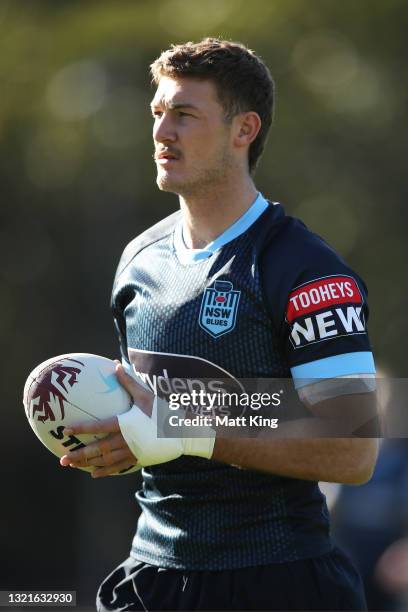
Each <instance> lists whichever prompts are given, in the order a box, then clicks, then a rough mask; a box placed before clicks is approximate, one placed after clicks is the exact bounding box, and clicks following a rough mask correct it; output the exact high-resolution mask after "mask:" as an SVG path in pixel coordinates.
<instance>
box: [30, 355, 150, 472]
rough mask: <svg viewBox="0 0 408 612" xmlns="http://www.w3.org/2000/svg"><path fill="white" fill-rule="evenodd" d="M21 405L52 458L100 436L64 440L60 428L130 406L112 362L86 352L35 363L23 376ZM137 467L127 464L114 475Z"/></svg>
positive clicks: (89, 469)
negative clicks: (27, 374) (25, 378)
mask: <svg viewBox="0 0 408 612" xmlns="http://www.w3.org/2000/svg"><path fill="white" fill-rule="evenodd" d="M23 402H24V408H25V412H26V415H27V418H28V421H29V423H30V425H31V427H32V429H33V431H34V433H35V434H36V436H37V437H38V438H39V439H40V440H41V442H42V443H43V444H44V445H45V446H46V447H47V448H48V450H50V451H51V452H52V453H54V455H57V457H62V456H63V455H65V454H66V453H67V451H73V450H77V449H79V448H82V447H83V446H85V445H86V444H89V443H90V442H94V441H95V440H97V439H100V438H103V437H105V435H106V434H100V435H99V434H75V435H70V436H67V435H64V434H63V430H64V427H69V426H70V425H73V424H74V423H80V422H83V421H92V420H95V421H100V420H102V419H106V418H109V417H112V416H115V415H117V414H122V412H127V411H128V410H129V409H130V407H131V406H132V403H133V402H132V399H131V397H130V395H129V394H128V393H127V391H126V390H125V389H124V388H123V387H122V386H121V385H120V384H119V382H118V380H117V378H116V375H115V363H114V361H112V360H111V359H107V358H106V357H100V356H98V355H91V354H89V353H70V354H67V355H59V356H58V357H52V358H51V359H48V360H47V361H44V362H43V363H41V364H40V365H38V366H37V367H36V368H35V369H34V370H33V371H32V372H31V374H30V375H29V376H28V378H27V381H26V384H25V386H24V398H23ZM80 469H83V470H84V471H87V472H91V471H92V469H93V468H80ZM138 469H140V468H139V467H137V466H129V468H128V469H125V470H122V471H121V472H118V473H117V475H121V474H129V473H130V472H135V471H136V470H138Z"/></svg>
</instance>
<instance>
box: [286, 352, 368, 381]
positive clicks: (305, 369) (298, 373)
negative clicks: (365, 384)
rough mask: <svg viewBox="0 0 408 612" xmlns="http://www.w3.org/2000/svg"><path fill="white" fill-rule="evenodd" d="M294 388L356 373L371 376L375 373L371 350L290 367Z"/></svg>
mask: <svg viewBox="0 0 408 612" xmlns="http://www.w3.org/2000/svg"><path fill="white" fill-rule="evenodd" d="M290 371H291V374H292V378H293V380H294V383H295V387H296V389H300V388H301V387H304V386H306V385H311V384H313V383H316V382H318V381H319V380H320V379H325V378H336V377H338V376H355V375H356V374H359V375H361V377H364V375H367V376H372V375H373V374H375V364H374V357H373V354H372V353H371V351H358V352H355V353H344V354H343V355H333V356H332V357H326V358H324V359H317V360H316V361H309V363H303V364H302V365H298V366H295V367H293V368H291V370H290Z"/></svg>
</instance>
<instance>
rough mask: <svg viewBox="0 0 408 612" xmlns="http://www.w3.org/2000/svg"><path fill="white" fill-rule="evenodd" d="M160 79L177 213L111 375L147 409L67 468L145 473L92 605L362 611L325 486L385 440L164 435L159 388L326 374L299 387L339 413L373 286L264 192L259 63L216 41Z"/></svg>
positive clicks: (142, 240) (158, 103)
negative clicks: (123, 553)
mask: <svg viewBox="0 0 408 612" xmlns="http://www.w3.org/2000/svg"><path fill="white" fill-rule="evenodd" d="M152 74H153V79H154V82H155V84H156V85H157V91H156V93H155V96H154V99H153V101H152V112H153V116H154V129H153V139H154V146H155V161H156V165H157V184H158V186H159V188H160V189H161V190H163V191H170V192H173V193H176V194H178V195H179V200H180V211H179V212H177V213H174V214H172V215H170V217H167V218H166V219H164V220H163V221H161V222H160V223H158V224H157V225H155V226H154V227H152V228H150V229H149V230H147V231H146V232H144V233H143V234H142V235H141V236H139V237H138V238H136V239H135V240H134V241H133V242H131V243H130V245H129V246H128V247H127V248H126V250H125V252H124V254H123V256H122V259H121V262H120V264H119V268H118V271H117V275H116V279H115V284H114V289H113V298H112V300H113V302H112V303H113V312H114V317H115V322H116V325H117V329H118V332H119V338H120V343H121V349H122V357H123V364H124V366H125V367H123V366H122V365H119V364H118V366H117V376H118V379H119V381H120V383H121V384H122V385H123V386H124V387H125V388H126V389H127V390H128V391H129V393H131V395H132V396H133V398H134V401H135V405H134V406H133V408H132V409H131V410H130V411H129V412H128V413H126V414H125V415H122V416H120V417H119V418H114V419H109V420H107V421H103V422H101V423H100V424H99V425H98V427H97V432H105V433H107V434H109V435H108V436H107V437H106V438H105V439H104V440H103V441H100V442H96V443H94V444H90V445H89V446H87V447H86V448H85V449H82V450H79V451H76V452H72V453H68V454H67V455H66V456H65V457H64V458H62V459H61V463H62V464H63V465H73V466H75V467H78V466H83V465H85V464H87V465H93V466H95V470H94V472H93V474H92V475H93V477H102V476H107V475H109V474H112V473H114V472H117V471H119V470H121V469H125V468H126V467H128V466H129V464H130V463H133V464H134V463H136V460H137V462H138V464H139V465H140V466H143V467H144V470H143V479H144V485H143V490H141V491H139V492H138V494H137V498H138V501H139V503H140V505H141V507H142V514H141V517H140V520H139V524H138V528H137V532H136V535H135V538H134V541H133V545H132V550H131V556H130V557H129V559H128V560H127V561H125V562H124V563H123V564H122V565H121V566H119V567H118V568H117V569H116V570H115V571H114V572H113V573H112V574H111V575H110V576H109V577H108V578H107V579H106V580H105V582H104V583H103V584H102V586H101V588H100V590H99V593H98V609H99V610H218V611H219V610H329V609H330V610H361V609H364V606H365V603H364V595H363V592H362V589H361V584H360V579H359V577H358V575H357V574H356V572H355V570H354V569H353V567H352V566H351V565H350V563H349V562H348V560H347V559H346V558H345V557H344V556H343V554H342V553H341V552H340V551H339V550H337V549H336V548H334V547H333V544H332V543H331V540H330V536H329V525H328V517H327V509H326V505H325V501H324V498H323V496H322V494H321V493H320V491H319V488H318V485H317V481H319V480H323V481H334V482H343V483H355V484H358V483H361V482H365V481H366V480H367V479H369V478H370V475H371V473H372V470H373V467H374V463H375V458H376V445H375V442H374V441H373V440H371V439H364V438H357V437H354V438H353V437H349V438H324V437H322V438H310V437H304V438H296V439H295V438H294V439H271V438H268V437H265V438H260V439H251V438H239V437H234V438H232V439H231V438H224V437H216V436H215V435H214V432H213V430H212V429H211V428H208V430H207V435H205V436H204V437H198V438H185V437H181V436H180V437H179V438H177V437H174V436H173V437H160V436H158V435H157V427H158V421H159V419H160V418H161V417H160V414H161V413H160V411H159V408H160V402H163V401H164V400H163V397H165V396H166V394H165V393H160V391H159V388H161V389H163V386H164V383H166V384H167V385H170V386H172V387H171V388H172V390H173V391H177V390H180V389H181V388H182V386H183V381H185V379H200V378H201V379H206V380H210V381H211V380H212V381H214V380H216V379H220V378H231V379H234V380H235V379H237V378H257V377H258V378H285V377H288V378H289V377H292V378H293V379H294V380H295V382H296V381H301V380H302V379H305V378H308V379H320V380H322V379H323V381H322V382H319V383H316V382H315V383H314V384H311V385H304V384H301V383H299V385H298V386H299V394H300V397H301V398H302V400H303V401H304V402H305V403H306V404H307V405H308V406H310V407H311V408H312V409H313V411H314V412H315V414H316V415H320V416H322V415H323V416H324V415H325V414H330V411H334V414H336V413H337V415H338V412H339V410H340V418H342V415H343V414H345V413H350V412H353V410H354V408H356V407H358V406H360V405H361V404H362V403H364V401H365V399H364V398H365V395H364V394H362V393H361V391H362V390H363V391H364V390H365V388H364V389H362V388H361V387H360V388H359V393H358V395H353V394H348V393H347V388H348V387H347V386H346V387H345V385H347V383H346V382H345V381H344V379H343V378H342V377H345V376H352V377H354V380H356V377H359V376H365V375H366V376H371V375H373V373H374V365H373V359H372V355H371V350H370V347H369V343H368V339H367V334H366V330H365V318H364V316H365V314H366V311H367V306H366V301H365V288H364V284H363V283H362V281H361V280H360V279H359V278H358V276H356V275H355V274H354V273H353V272H352V271H351V270H350V269H349V268H348V267H347V265H346V264H345V263H344V262H343V260H342V259H341V258H340V257H339V256H338V255H337V254H336V253H334V252H333V250H332V249H331V248H330V247H328V245H327V244H326V243H324V242H323V241H322V240H321V239H320V238H319V237H317V236H315V235H314V234H312V233H311V232H309V231H308V230H307V228H305V226H304V225H303V224H302V223H301V222H299V221H297V220H295V219H292V218H290V217H287V216H286V215H285V213H284V211H283V209H282V207H281V206H280V205H279V204H271V203H269V202H267V201H266V200H265V199H264V197H263V196H262V195H261V194H260V193H258V192H257V190H256V188H255V185H254V182H253V178H252V177H253V173H254V170H255V167H256V164H257V162H258V159H259V157H260V155H261V153H262V150H263V148H264V144H265V140H266V137H267V133H268V130H269V127H270V125H271V121H272V111H273V81H272V78H271V76H270V74H269V71H268V69H267V68H266V66H265V65H264V64H263V62H262V61H261V60H260V59H259V58H258V57H257V56H256V55H255V54H254V53H253V52H252V51H250V50H249V49H247V48H245V47H244V46H243V45H241V44H237V43H231V42H227V41H222V40H217V39H205V40H203V41H201V42H199V43H197V44H193V43H187V44H185V45H178V46H173V47H172V48H171V49H169V50H168V51H166V52H164V53H162V55H161V56H160V57H159V58H158V59H157V60H156V61H155V62H154V63H153V65H152ZM217 304H218V305H220V304H222V305H223V307H225V308H218V309H217V308H215V307H214V308H213V306H214V305H217ZM208 309H210V310H208ZM125 369H128V370H129V371H130V370H131V369H132V370H133V374H134V376H133V377H131V376H129V375H128V374H127V373H126V371H125ZM137 378H138V379H139V380H143V381H144V384H142V385H140V384H139V383H138V382H137ZM327 379H330V380H332V379H335V380H338V381H339V382H338V384H334V385H329V386H327V384H326V383H327ZM363 387H364V385H363ZM345 389H346V392H345ZM350 389H351V387H350ZM153 391H154V394H155V395H161V399H157V398H156V399H155V400H154V401H153V393H152V392H153ZM351 393H353V391H351ZM366 395H367V396H368V394H366ZM158 406H159V408H158ZM72 431H74V432H76V433H79V432H84V431H87V432H95V431H96V430H95V427H93V426H92V425H89V424H83V425H79V426H78V427H75V428H73V430H72Z"/></svg>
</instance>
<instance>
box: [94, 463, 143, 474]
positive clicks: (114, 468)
mask: <svg viewBox="0 0 408 612" xmlns="http://www.w3.org/2000/svg"><path fill="white" fill-rule="evenodd" d="M134 465H136V463H134V462H133V463H132V462H129V461H121V462H119V463H115V464H114V465H110V466H107V467H103V468H96V469H95V470H94V471H93V472H91V476H92V478H103V477H104V476H113V474H117V473H118V472H121V471H122V470H126V469H128V468H129V467H133V466H134Z"/></svg>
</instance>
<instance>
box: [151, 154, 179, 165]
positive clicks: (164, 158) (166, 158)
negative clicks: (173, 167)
mask: <svg viewBox="0 0 408 612" xmlns="http://www.w3.org/2000/svg"><path fill="white" fill-rule="evenodd" d="M154 160H155V162H156V163H157V164H160V165H161V166H166V165H168V164H170V163H172V162H176V161H178V160H179V157H178V156H177V155H175V154H174V153H170V152H168V151H163V152H162V153H156V154H155V155H154Z"/></svg>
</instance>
